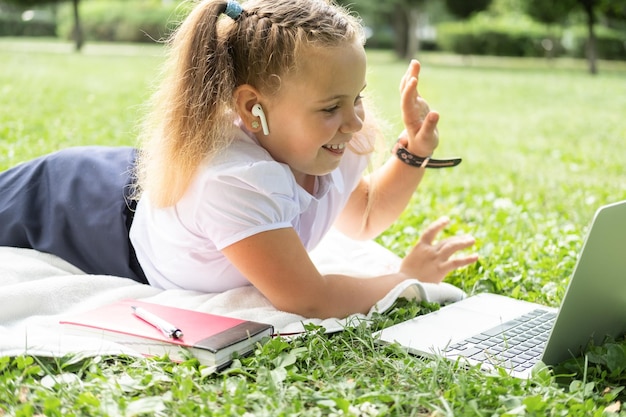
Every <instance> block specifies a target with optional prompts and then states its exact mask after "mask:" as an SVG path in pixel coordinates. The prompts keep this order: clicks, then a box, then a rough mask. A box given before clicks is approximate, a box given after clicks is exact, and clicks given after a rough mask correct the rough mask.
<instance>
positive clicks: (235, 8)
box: [224, 0, 243, 20]
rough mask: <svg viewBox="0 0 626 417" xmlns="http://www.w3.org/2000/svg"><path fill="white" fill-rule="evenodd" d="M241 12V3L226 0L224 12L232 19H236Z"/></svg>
mask: <svg viewBox="0 0 626 417" xmlns="http://www.w3.org/2000/svg"><path fill="white" fill-rule="evenodd" d="M241 13H243V8H242V7H241V5H240V4H239V3H237V2H236V1H235V0H228V2H227V3H226V10H225V11H224V14H225V15H226V16H228V17H230V18H231V19H233V20H237V18H238V17H239V16H241Z"/></svg>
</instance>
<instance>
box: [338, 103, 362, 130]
mask: <svg viewBox="0 0 626 417" xmlns="http://www.w3.org/2000/svg"><path fill="white" fill-rule="evenodd" d="M364 118H365V114H364V112H363V109H362V108H361V107H360V106H359V107H355V108H353V109H350V111H349V114H348V115H347V117H346V118H345V119H344V121H343V123H342V125H341V127H340V128H339V131H340V132H341V133H356V132H358V131H360V130H361V129H362V128H363V119H364Z"/></svg>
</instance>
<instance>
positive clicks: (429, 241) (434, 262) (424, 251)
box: [400, 217, 478, 283]
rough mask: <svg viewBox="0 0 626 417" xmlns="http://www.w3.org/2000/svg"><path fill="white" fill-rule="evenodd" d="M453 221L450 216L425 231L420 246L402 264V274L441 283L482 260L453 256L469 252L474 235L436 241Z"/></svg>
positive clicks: (473, 241)
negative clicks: (452, 274) (460, 252)
mask: <svg viewBox="0 0 626 417" xmlns="http://www.w3.org/2000/svg"><path fill="white" fill-rule="evenodd" d="M449 222H450V220H449V219H448V218H447V217H441V218H439V219H438V220H436V221H435V222H434V223H432V224H431V225H430V226H428V227H427V228H426V230H424V233H423V234H422V236H421V238H420V239H419V241H418V242H417V244H416V245H415V246H414V247H413V249H411V250H410V251H409V253H408V254H407V255H406V256H405V258H404V260H403V261H402V263H401V266H400V272H401V273H403V274H404V275H407V276H409V277H411V278H417V279H418V280H420V281H422V282H433V283H439V282H441V281H443V279H444V278H445V276H446V275H448V274H449V273H450V272H452V271H453V270H455V269H458V268H462V267H464V266H467V265H469V264H472V263H474V262H476V261H477V260H478V255H476V254H472V255H466V256H458V257H452V255H454V254H455V253H456V252H458V251H460V250H463V249H467V248H469V247H470V246H472V245H473V244H474V243H475V240H474V238H473V237H472V236H469V235H459V236H452V237H449V238H447V239H443V240H442V241H440V242H435V237H436V236H437V234H438V233H439V232H441V231H442V230H443V229H444V228H445V227H446V225H448V223H449Z"/></svg>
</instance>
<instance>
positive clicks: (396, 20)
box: [393, 4, 409, 58]
mask: <svg viewBox="0 0 626 417" xmlns="http://www.w3.org/2000/svg"><path fill="white" fill-rule="evenodd" d="M393 31H394V33H395V39H394V50H395V52H396V56H397V57H398V58H404V57H405V56H406V54H407V47H408V45H407V40H408V33H409V21H408V18H407V14H406V11H405V9H404V7H403V6H402V5H401V4H396V6H395V7H394V13H393Z"/></svg>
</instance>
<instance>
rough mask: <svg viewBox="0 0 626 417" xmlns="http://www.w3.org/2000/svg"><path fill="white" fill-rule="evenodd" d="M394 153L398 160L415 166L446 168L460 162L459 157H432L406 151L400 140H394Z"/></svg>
mask: <svg viewBox="0 0 626 417" xmlns="http://www.w3.org/2000/svg"><path fill="white" fill-rule="evenodd" d="M395 148H396V149H395V150H394V153H395V154H396V156H397V157H398V159H399V160H401V161H402V162H404V163H405V164H407V165H411V166H412V167H416V168H448V167H454V166H457V165H458V164H460V163H461V161H462V159H461V158H449V159H433V158H431V157H430V156H426V157H424V156H417V155H414V154H412V153H411V152H409V151H408V149H406V148H405V147H404V146H402V145H401V144H400V142H396V145H395Z"/></svg>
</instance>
